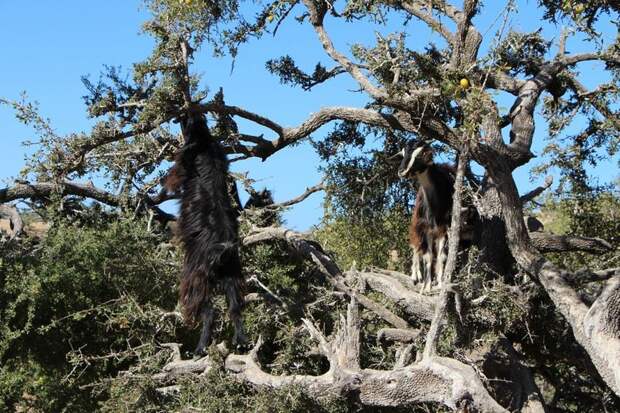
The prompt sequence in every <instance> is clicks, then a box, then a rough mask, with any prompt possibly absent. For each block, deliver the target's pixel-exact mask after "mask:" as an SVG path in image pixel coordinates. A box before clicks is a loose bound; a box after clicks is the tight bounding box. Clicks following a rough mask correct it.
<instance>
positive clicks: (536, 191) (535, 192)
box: [521, 175, 553, 204]
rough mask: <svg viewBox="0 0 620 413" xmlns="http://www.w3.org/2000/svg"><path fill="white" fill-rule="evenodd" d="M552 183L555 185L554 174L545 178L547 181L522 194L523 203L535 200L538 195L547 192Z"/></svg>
mask: <svg viewBox="0 0 620 413" xmlns="http://www.w3.org/2000/svg"><path fill="white" fill-rule="evenodd" d="M551 185H553V176H551V175H549V176H547V177H546V178H545V182H544V183H543V184H542V185H541V186H539V187H538V188H535V189H532V190H531V191H530V192H528V193H527V194H525V195H522V196H521V204H526V203H528V202H530V201H533V200H534V199H535V198H536V197H537V196H538V195H540V194H542V193H543V192H545V191H546V190H547V189H548V188H549V187H550V186H551Z"/></svg>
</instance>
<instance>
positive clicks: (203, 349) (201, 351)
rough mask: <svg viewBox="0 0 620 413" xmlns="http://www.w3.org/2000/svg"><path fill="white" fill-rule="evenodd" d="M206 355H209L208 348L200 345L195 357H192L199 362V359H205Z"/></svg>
mask: <svg viewBox="0 0 620 413" xmlns="http://www.w3.org/2000/svg"><path fill="white" fill-rule="evenodd" d="M206 355H207V346H200V345H199V346H198V347H196V349H195V350H194V356H193V357H192V359H194V360H197V359H200V358H203V357H204V356H206Z"/></svg>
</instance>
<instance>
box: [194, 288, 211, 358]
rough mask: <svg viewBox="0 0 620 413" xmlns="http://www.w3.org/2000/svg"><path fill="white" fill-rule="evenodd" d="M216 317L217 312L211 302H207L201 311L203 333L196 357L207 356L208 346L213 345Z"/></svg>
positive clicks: (195, 352) (201, 333)
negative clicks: (213, 329) (212, 327)
mask: <svg viewBox="0 0 620 413" xmlns="http://www.w3.org/2000/svg"><path fill="white" fill-rule="evenodd" d="M214 317H215V310H214V309H213V307H212V306H211V301H210V300H209V301H205V302H204V304H203V305H202V310H201V311H200V319H201V321H202V331H201V332H200V340H199V341H198V345H197V346H196V350H194V355H195V356H198V357H201V356H204V355H205V354H206V350H207V346H208V345H209V344H210V343H211V325H212V324H213V318H214Z"/></svg>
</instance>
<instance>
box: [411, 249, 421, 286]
mask: <svg viewBox="0 0 620 413" xmlns="http://www.w3.org/2000/svg"><path fill="white" fill-rule="evenodd" d="M411 251H412V252H413V256H412V258H411V279H412V280H413V282H414V283H416V284H417V283H419V282H421V281H422V269H421V264H422V263H421V261H420V252H419V251H418V249H417V248H415V247H412V248H411Z"/></svg>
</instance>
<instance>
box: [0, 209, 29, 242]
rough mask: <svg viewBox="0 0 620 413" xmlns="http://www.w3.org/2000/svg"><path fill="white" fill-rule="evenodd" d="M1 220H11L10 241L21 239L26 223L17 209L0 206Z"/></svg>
mask: <svg viewBox="0 0 620 413" xmlns="http://www.w3.org/2000/svg"><path fill="white" fill-rule="evenodd" d="M0 218H5V219H8V220H9V239H13V238H15V237H19V236H20V235H21V233H22V232H23V230H24V221H23V220H22V217H21V215H20V214H19V211H18V210H17V208H15V207H14V206H12V205H1V204H0Z"/></svg>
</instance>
